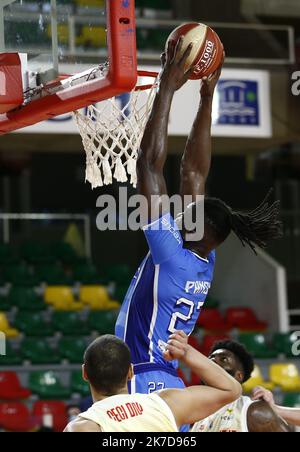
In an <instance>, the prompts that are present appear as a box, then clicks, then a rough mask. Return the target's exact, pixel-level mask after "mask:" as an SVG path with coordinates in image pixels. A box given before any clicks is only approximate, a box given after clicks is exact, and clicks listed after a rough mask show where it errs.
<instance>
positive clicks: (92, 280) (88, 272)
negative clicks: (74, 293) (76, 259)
mask: <svg viewBox="0 0 300 452" xmlns="http://www.w3.org/2000/svg"><path fill="white" fill-rule="evenodd" d="M73 273H74V280H75V281H78V282H80V283H81V284H83V285H86V286H88V285H94V284H96V285H97V284H103V283H104V280H103V278H101V277H100V275H99V272H98V270H97V269H96V267H95V266H94V265H93V264H92V263H90V262H87V263H82V264H79V265H76V266H75V267H74V271H73Z"/></svg>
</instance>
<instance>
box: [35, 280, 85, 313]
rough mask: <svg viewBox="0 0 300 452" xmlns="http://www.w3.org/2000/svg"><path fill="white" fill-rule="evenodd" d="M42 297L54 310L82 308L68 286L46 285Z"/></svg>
mask: <svg viewBox="0 0 300 452" xmlns="http://www.w3.org/2000/svg"><path fill="white" fill-rule="evenodd" d="M44 299H45V302H46V303H47V304H50V305H52V306H53V308H54V309H55V310H61V311H80V310H81V309H82V308H83V304H82V303H80V302H78V301H76V300H75V298H74V295H73V292H72V289H71V287H68V286H48V287H47V288H46V290H45V294H44Z"/></svg>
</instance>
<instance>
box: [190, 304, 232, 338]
mask: <svg viewBox="0 0 300 452" xmlns="http://www.w3.org/2000/svg"><path fill="white" fill-rule="evenodd" d="M197 325H198V326H199V327H200V328H204V329H205V330H206V331H212V332H223V331H229V329H230V326H229V325H228V324H227V323H226V322H225V320H224V318H223V316H222V314H221V313H220V311H219V310H218V309H205V308H203V309H202V311H201V312H200V315H199V317H198V320H197Z"/></svg>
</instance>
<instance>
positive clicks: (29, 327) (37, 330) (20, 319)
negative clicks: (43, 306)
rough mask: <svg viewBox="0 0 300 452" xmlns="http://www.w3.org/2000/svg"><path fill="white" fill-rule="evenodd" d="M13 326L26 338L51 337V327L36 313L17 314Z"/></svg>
mask: <svg viewBox="0 0 300 452" xmlns="http://www.w3.org/2000/svg"><path fill="white" fill-rule="evenodd" d="M14 324H15V325H16V326H17V328H19V329H20V331H22V333H24V334H26V335H27V336H39V337H45V336H52V334H53V327H52V325H51V323H49V322H46V321H45V320H44V318H43V317H42V315H41V314H40V313H37V312H18V313H17V314H16V317H15V321H14Z"/></svg>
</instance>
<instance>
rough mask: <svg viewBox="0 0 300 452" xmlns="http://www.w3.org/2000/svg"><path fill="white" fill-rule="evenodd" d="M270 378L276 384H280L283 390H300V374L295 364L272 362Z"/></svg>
mask: <svg viewBox="0 0 300 452" xmlns="http://www.w3.org/2000/svg"><path fill="white" fill-rule="evenodd" d="M270 379H271V381H272V383H274V385H277V386H280V388H281V389H282V391H285V392H289V391H291V392H295V391H300V376H299V372H298V369H297V367H296V365H295V364H291V363H288V364H272V365H271V366H270Z"/></svg>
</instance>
